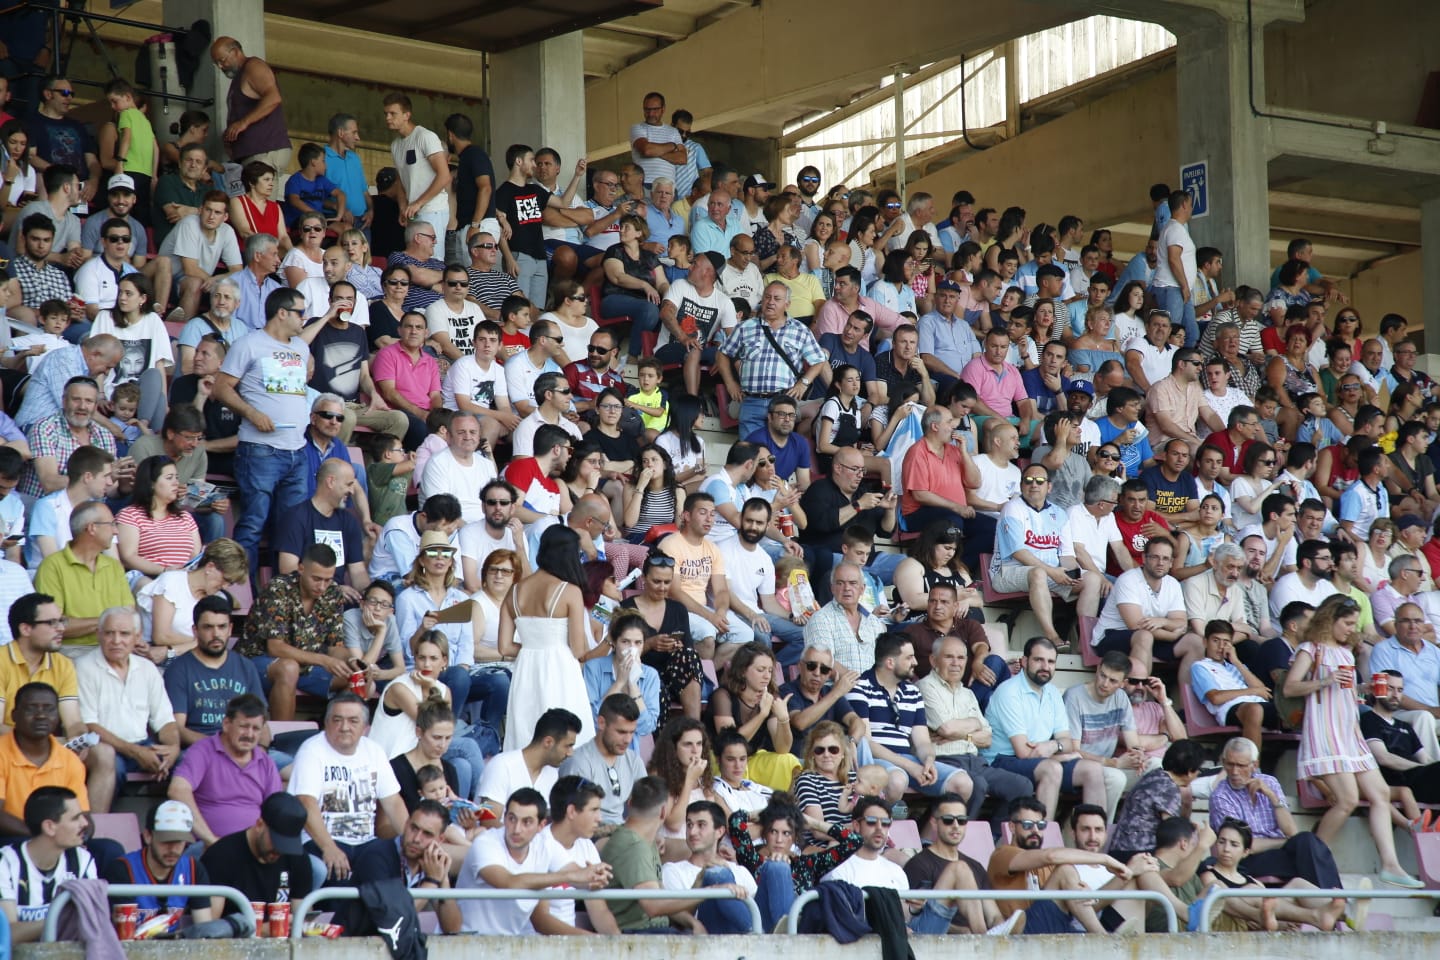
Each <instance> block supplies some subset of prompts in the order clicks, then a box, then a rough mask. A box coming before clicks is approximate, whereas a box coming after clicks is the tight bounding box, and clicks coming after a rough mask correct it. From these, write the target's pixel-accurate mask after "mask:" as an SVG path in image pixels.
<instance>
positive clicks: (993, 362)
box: [960, 327, 1036, 437]
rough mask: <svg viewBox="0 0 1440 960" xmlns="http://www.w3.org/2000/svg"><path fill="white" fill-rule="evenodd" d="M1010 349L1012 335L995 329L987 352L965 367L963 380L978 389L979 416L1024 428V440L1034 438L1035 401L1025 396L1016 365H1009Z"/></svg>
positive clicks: (991, 332)
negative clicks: (1031, 430) (998, 418)
mask: <svg viewBox="0 0 1440 960" xmlns="http://www.w3.org/2000/svg"><path fill="white" fill-rule="evenodd" d="M1009 349H1010V334H1009V333H1007V332H1006V331H1005V329H1004V328H1003V327H994V328H992V329H991V330H990V332H989V333H987V334H985V349H984V351H982V352H981V353H980V354H979V355H978V356H976V357H975V358H974V359H972V360H971V361H970V362H969V363H967V364H965V369H964V370H961V371H960V379H961V380H963V381H965V382H966V383H968V384H970V386H972V387H974V388H975V394H976V398H977V399H976V400H975V416H976V417H977V418H983V417H1003V418H1004V419H1006V420H1009V421H1010V422H1011V423H1013V424H1015V425H1017V426H1018V427H1019V428H1020V436H1021V437H1028V436H1030V426H1031V424H1032V423H1034V421H1035V417H1036V414H1035V401H1034V400H1031V399H1030V396H1029V395H1028V394H1027V393H1026V392H1025V381H1024V380H1023V379H1021V377H1020V371H1019V370H1018V369H1016V367H1015V365H1014V364H1010V363H1006V362H1005V354H1006V353H1007V352H1008V351H1009Z"/></svg>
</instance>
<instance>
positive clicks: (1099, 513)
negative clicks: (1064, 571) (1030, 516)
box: [1066, 476, 1130, 576]
mask: <svg viewBox="0 0 1440 960" xmlns="http://www.w3.org/2000/svg"><path fill="white" fill-rule="evenodd" d="M1082 497H1083V499H1082V501H1081V502H1080V503H1077V504H1075V506H1073V507H1071V508H1070V512H1069V514H1068V515H1067V518H1066V519H1067V520H1069V522H1070V542H1071V543H1072V544H1073V545H1074V547H1075V561H1076V562H1077V563H1079V564H1080V566H1081V568H1082V569H1085V570H1089V571H1091V572H1093V573H1098V574H1100V575H1101V576H1104V575H1105V566H1106V564H1107V563H1109V557H1110V556H1111V555H1112V554H1113V555H1114V556H1115V557H1116V559H1117V560H1118V559H1120V558H1122V557H1124V558H1127V559H1128V558H1129V556H1130V552H1129V551H1128V550H1126V549H1125V541H1124V540H1123V539H1122V538H1121V536H1120V528H1119V527H1117V526H1116V525H1115V505H1116V504H1117V503H1119V502H1120V483H1119V481H1118V480H1116V479H1115V478H1114V477H1102V476H1093V477H1091V478H1090V479H1089V480H1087V481H1085V492H1084V494H1083V495H1082Z"/></svg>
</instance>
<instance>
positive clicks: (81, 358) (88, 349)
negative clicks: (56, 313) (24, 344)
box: [15, 333, 123, 429]
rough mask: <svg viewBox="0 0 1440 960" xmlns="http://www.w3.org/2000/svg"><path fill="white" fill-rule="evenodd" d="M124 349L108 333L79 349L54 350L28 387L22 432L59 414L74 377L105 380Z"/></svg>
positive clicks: (19, 417)
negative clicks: (37, 422)
mask: <svg viewBox="0 0 1440 960" xmlns="http://www.w3.org/2000/svg"><path fill="white" fill-rule="evenodd" d="M122 355H123V350H122V348H121V345H120V340H119V339H118V338H117V337H114V336H112V335H110V334H108V333H102V334H99V335H98V336H94V337H88V338H86V340H85V342H84V343H83V344H81V345H79V346H74V347H61V348H59V349H57V350H51V351H50V352H49V353H47V354H46V355H45V356H44V357H42V358H41V360H40V362H39V363H38V364H36V366H35V372H34V373H33V374H31V375H30V385H29V386H28V387H26V388H25V402H24V403H22V404H20V412H19V413H17V414H15V423H16V425H17V426H19V427H20V428H21V429H24V428H25V427H28V426H30V425H31V424H32V423H35V422H36V421H37V420H44V419H45V418H46V417H48V416H50V415H51V414H54V413H59V412H60V409H61V400H62V399H63V397H64V396H65V384H67V383H69V382H70V379H71V378H72V377H90V378H92V379H94V380H96V381H100V380H104V379H105V375H106V374H107V373H109V372H110V371H111V370H114V369H115V367H116V365H117V364H119V363H120V357H121V356H122Z"/></svg>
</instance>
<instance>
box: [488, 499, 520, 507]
mask: <svg viewBox="0 0 1440 960" xmlns="http://www.w3.org/2000/svg"><path fill="white" fill-rule="evenodd" d="M514 502H515V501H514V500H486V501H485V506H487V507H508V506H510V504H512V503H514Z"/></svg>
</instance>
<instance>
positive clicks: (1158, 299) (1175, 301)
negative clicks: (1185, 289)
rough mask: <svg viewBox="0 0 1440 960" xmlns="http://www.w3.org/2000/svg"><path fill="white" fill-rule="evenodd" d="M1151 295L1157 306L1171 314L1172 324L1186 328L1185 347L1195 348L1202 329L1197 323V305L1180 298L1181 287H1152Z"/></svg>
mask: <svg viewBox="0 0 1440 960" xmlns="http://www.w3.org/2000/svg"><path fill="white" fill-rule="evenodd" d="M1150 295H1151V296H1153V297H1154V298H1155V305H1156V306H1157V307H1159V308H1160V309H1161V310H1164V311H1165V312H1166V313H1168V314H1170V322H1171V323H1178V324H1180V325H1181V326H1182V327H1184V328H1185V346H1187V347H1193V346H1195V343H1196V341H1198V340H1199V339H1200V328H1199V327H1198V326H1197V325H1196V323H1195V304H1194V303H1192V302H1191V301H1189V300H1186V299H1185V298H1184V297H1182V296H1180V288H1179V287H1151V288H1150Z"/></svg>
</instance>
